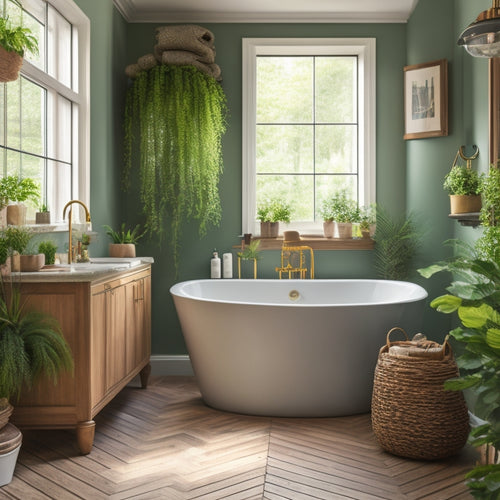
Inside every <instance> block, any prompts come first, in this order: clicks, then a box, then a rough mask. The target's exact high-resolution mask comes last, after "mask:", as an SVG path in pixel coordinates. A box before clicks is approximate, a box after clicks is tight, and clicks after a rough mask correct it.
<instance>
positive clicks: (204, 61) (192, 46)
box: [125, 24, 222, 81]
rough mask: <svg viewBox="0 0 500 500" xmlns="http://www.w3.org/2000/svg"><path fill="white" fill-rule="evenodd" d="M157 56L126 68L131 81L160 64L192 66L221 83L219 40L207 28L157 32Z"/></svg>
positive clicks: (166, 28) (172, 28)
mask: <svg viewBox="0 0 500 500" xmlns="http://www.w3.org/2000/svg"><path fill="white" fill-rule="evenodd" d="M156 42H157V43H156V45H155V46H154V54H147V55H145V56H142V57H140V58H139V59H138V60H137V63H136V64H130V65H129V66H127V67H126V68H125V73H126V74H127V76H129V77H130V78H135V77H136V76H137V75H138V73H139V72H140V71H143V70H147V69H151V68H152V67H154V66H155V65H156V64H175V65H178V66H184V65H191V66H195V67H196V68H198V69H199V70H200V71H203V72H204V73H206V74H207V75H209V76H211V77H213V78H215V79H216V80H219V81H220V80H221V79H222V77H221V70H220V67H219V66H218V65H217V64H215V37H214V35H213V33H211V32H210V31H209V30H207V29H206V28H203V27H202V26H197V25H194V24H186V25H180V26H161V27H160V28H157V29H156Z"/></svg>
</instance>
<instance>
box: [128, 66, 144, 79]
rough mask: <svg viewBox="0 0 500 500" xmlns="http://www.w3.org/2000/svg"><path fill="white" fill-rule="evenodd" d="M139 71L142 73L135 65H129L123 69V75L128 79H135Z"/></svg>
mask: <svg viewBox="0 0 500 500" xmlns="http://www.w3.org/2000/svg"><path fill="white" fill-rule="evenodd" d="M140 71H142V69H141V67H140V66H139V65H138V64H137V63H134V64H129V65H128V66H127V67H126V68H125V74H126V75H127V76H128V77H129V78H137V75H138V74H139V72H140Z"/></svg>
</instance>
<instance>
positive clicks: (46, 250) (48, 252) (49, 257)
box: [38, 240, 57, 265]
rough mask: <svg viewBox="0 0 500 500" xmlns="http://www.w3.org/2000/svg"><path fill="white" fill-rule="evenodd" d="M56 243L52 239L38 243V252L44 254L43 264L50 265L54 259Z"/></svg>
mask: <svg viewBox="0 0 500 500" xmlns="http://www.w3.org/2000/svg"><path fill="white" fill-rule="evenodd" d="M56 252H57V245H56V244H55V243H54V242H53V241H50V240H48V241H41V242H40V244H39V245H38V253H43V254H44V255H45V265H52V264H54V263H55V261H56Z"/></svg>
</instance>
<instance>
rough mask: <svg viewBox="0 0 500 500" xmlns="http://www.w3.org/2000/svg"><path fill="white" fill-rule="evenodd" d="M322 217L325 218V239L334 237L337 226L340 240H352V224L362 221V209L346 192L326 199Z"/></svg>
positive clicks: (321, 212)
mask: <svg viewBox="0 0 500 500" xmlns="http://www.w3.org/2000/svg"><path fill="white" fill-rule="evenodd" d="M320 215H321V217H322V218H323V231H324V235H325V238H333V237H334V232H335V226H336V228H337V234H338V237H339V238H345V239H349V238H352V224H353V223H355V222H359V221H360V209H359V207H358V205H357V203H356V202H355V201H354V200H352V199H350V198H349V196H348V194H347V191H345V190H341V191H339V192H337V193H335V194H334V195H333V196H332V197H330V198H327V199H325V200H324V201H323V205H322V207H321V209H320Z"/></svg>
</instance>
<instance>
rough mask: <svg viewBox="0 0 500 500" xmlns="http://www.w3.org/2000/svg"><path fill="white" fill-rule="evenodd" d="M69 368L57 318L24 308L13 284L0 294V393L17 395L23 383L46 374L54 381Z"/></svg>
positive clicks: (69, 359)
mask: <svg viewBox="0 0 500 500" xmlns="http://www.w3.org/2000/svg"><path fill="white" fill-rule="evenodd" d="M65 370H66V371H69V372H72V370H73V358H72V355H71V350H70V347H69V346H68V344H67V342H66V340H65V339H64V336H63V334H62V332H61V327H60V325H59V323H58V322H57V320H56V319H55V318H54V317H52V316H50V315H48V314H46V313H43V312H40V311H34V310H25V309H24V307H23V304H22V303H21V295H20V292H19V290H18V289H17V288H15V287H13V288H12V289H11V291H10V294H9V298H8V299H7V298H6V297H5V290H4V293H3V295H2V296H1V297H0V397H5V398H7V399H12V398H14V399H18V398H19V395H20V394H21V391H22V388H23V387H24V386H26V387H31V386H32V385H33V383H36V382H37V381H38V380H39V379H40V378H42V377H44V376H46V377H48V378H49V379H52V380H53V381H54V383H56V382H57V377H58V376H59V374H60V373H61V372H63V371H65Z"/></svg>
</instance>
